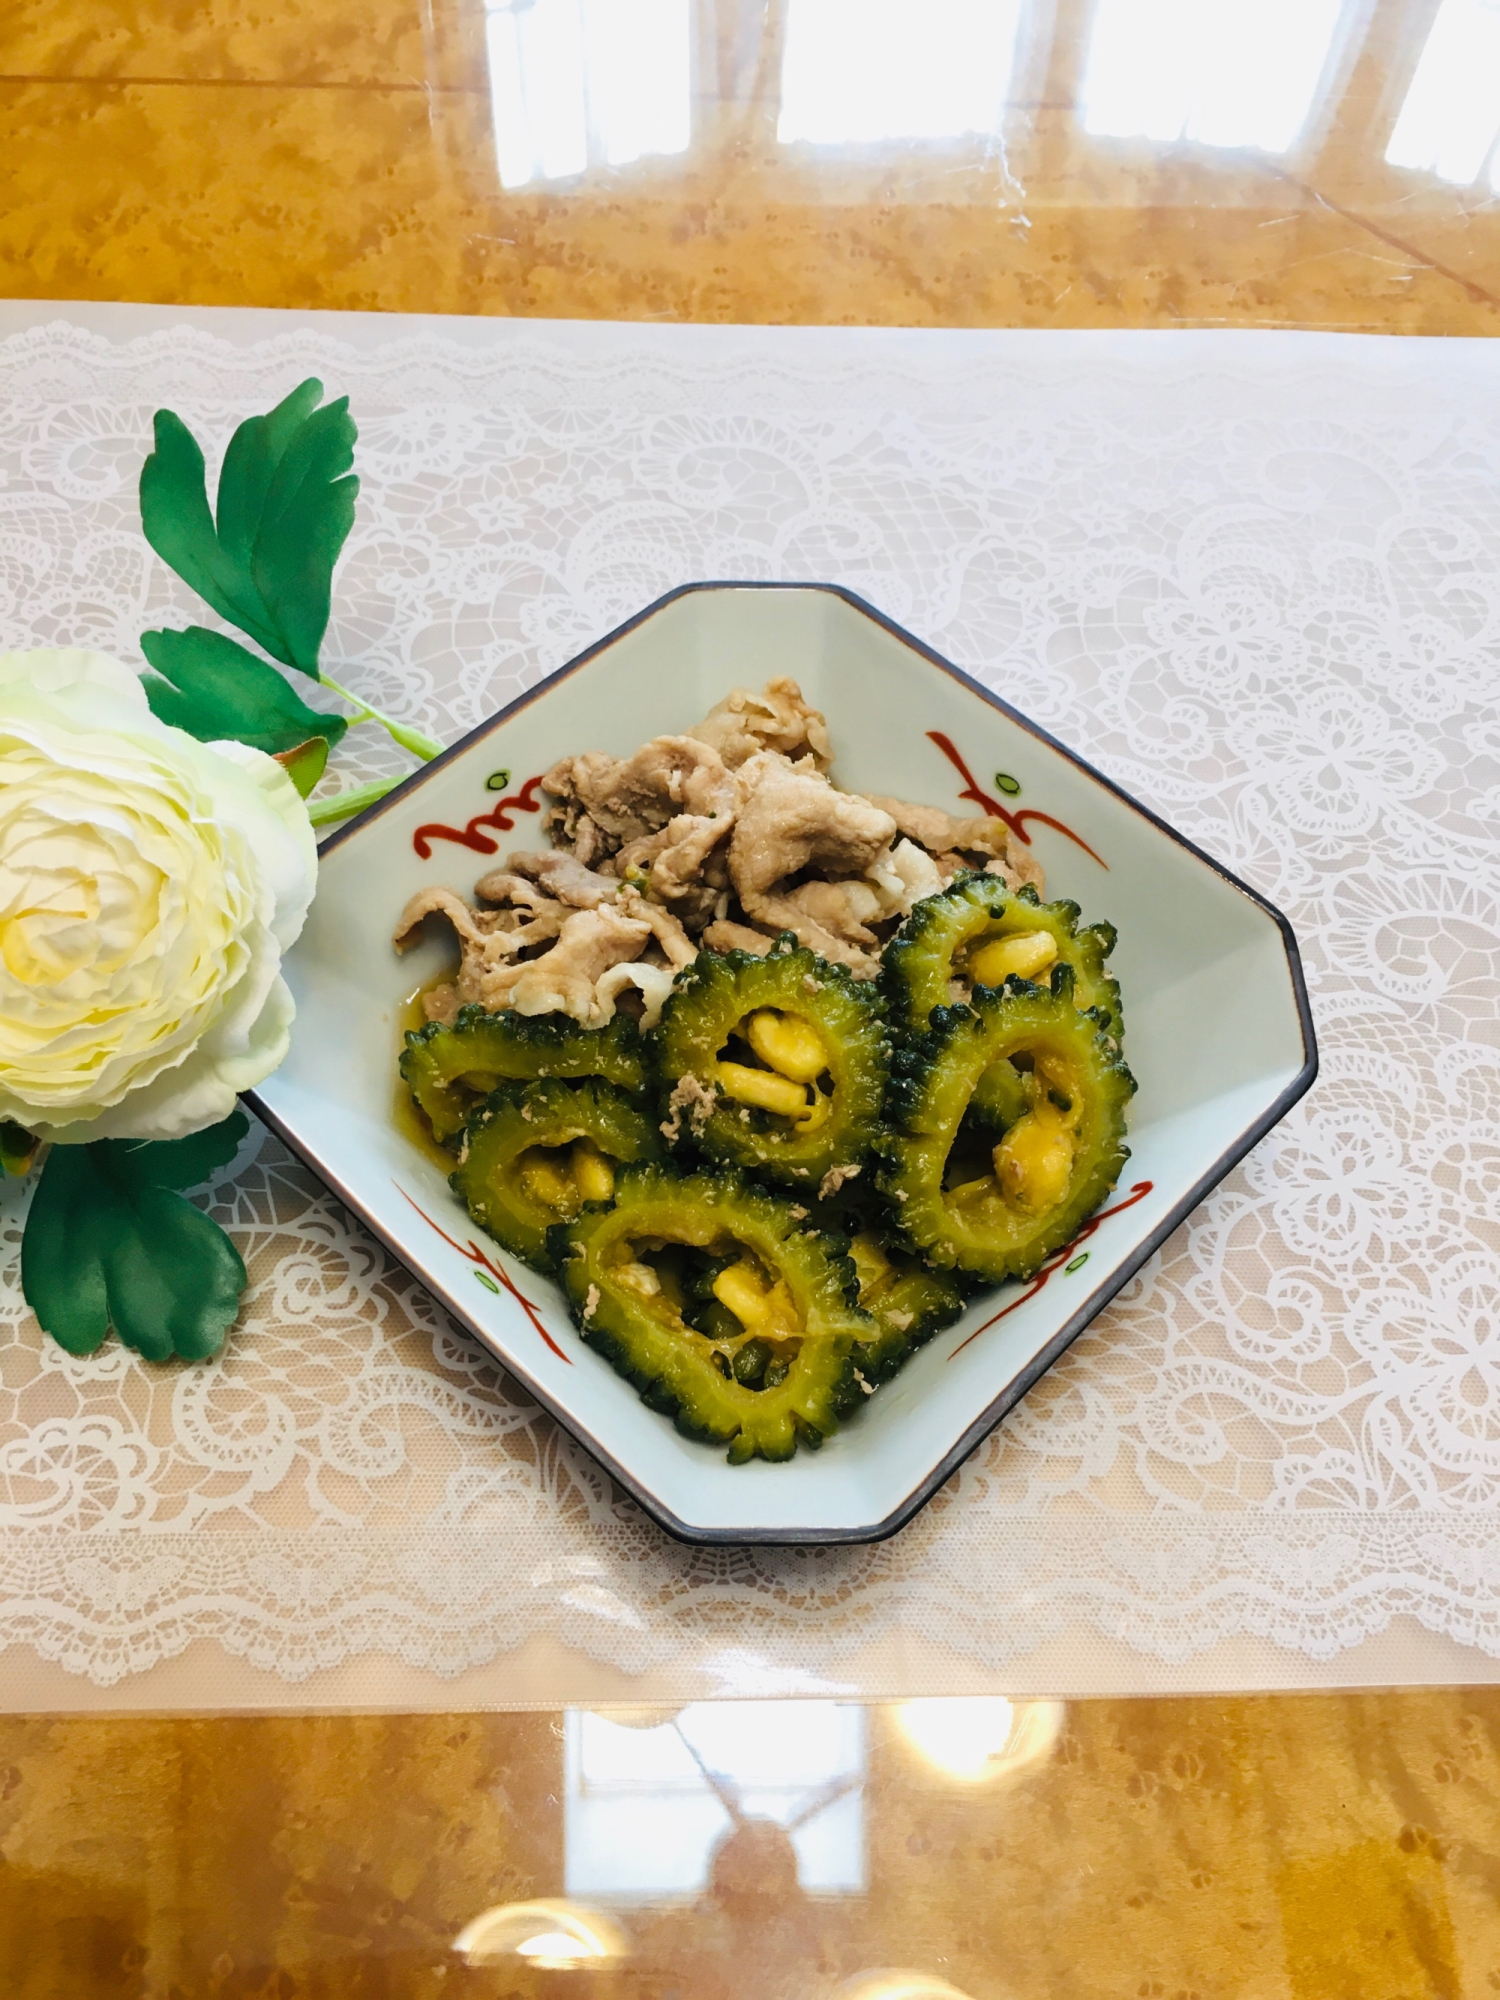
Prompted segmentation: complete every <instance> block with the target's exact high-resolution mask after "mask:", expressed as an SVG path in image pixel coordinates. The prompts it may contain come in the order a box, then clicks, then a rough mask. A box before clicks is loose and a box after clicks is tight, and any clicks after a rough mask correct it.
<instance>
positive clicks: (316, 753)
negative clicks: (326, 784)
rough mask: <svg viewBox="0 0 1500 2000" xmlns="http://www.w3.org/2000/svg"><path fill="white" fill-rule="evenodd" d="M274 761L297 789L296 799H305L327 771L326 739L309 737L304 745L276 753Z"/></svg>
mask: <svg viewBox="0 0 1500 2000" xmlns="http://www.w3.org/2000/svg"><path fill="white" fill-rule="evenodd" d="M276 761H277V763H278V764H279V765H280V766H281V768H282V769H283V770H284V771H285V772H286V774H287V776H288V777H289V778H290V779H291V781H292V783H293V784H294V785H295V786H296V787H297V796H298V798H299V799H305V798H306V797H307V796H308V794H309V793H310V792H311V791H312V789H313V787H314V786H315V785H316V784H317V782H318V780H319V778H321V777H322V775H323V773H324V772H325V771H326V770H327V769H328V738H327V737H326V736H309V737H308V739H307V741H306V742H305V743H297V744H294V745H293V747H292V748H291V749H290V750H280V751H278V752H277V754H276Z"/></svg>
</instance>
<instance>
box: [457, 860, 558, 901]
mask: <svg viewBox="0 0 1500 2000" xmlns="http://www.w3.org/2000/svg"><path fill="white" fill-rule="evenodd" d="M474 894H475V895H476V896H478V898H479V899H480V901H481V902H484V903H498V904H502V905H504V906H506V907H508V908H511V909H523V910H539V909H540V908H541V907H542V905H543V903H549V902H551V901H552V900H553V898H552V897H550V896H549V895H548V894H547V893H546V891H545V890H543V889H539V888H538V887H537V885H536V883H535V882H528V881H527V880H526V879H525V877H524V876H522V875H519V874H516V873H515V872H514V871H513V870H512V869H511V868H510V867H508V866H507V867H505V868H492V869H491V870H490V872H489V873H488V875H481V876H480V878H479V880H478V881H477V882H476V883H475V884H474Z"/></svg>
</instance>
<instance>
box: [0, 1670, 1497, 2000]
mask: <svg viewBox="0 0 1500 2000" xmlns="http://www.w3.org/2000/svg"><path fill="white" fill-rule="evenodd" d="M778 1716H780V1718H781V1719H782V1723H783V1726H782V1727H781V1728H780V1729H778V1727H777V1721H778ZM595 1807H598V1808H599V1811H598V1812H595V1811H594V1810H593V1809H594V1808H595ZM0 1851H3V1855H4V1866H3V1867H0V1979H3V1981H4V1985H5V1991H6V1993H7V1995H8V1996H15V2000H56V1997H57V1996H66V2000H93V1996H95V1995H99V1996H109V2000H148V1996H149V2000H208V1996H213V1997H214V2000H299V1996H304V1995H306V1996H317V2000H395V1996H397V1995H399V1996H401V2000H437V1997H438V1996H451V1995H470V1994H473V1995H480V1994H483V1995H495V1996H500V1995H507V1996H514V2000H575V1996H581V1995H585V1994H587V1995H590V1996H593V2000H673V1996H674V1995H675V1996H677V2000H964V1996H967V2000H1120V1996H1146V2000H1179V1996H1186V1995H1197V1996H1199V2000H1345V1996H1349V2000H1367V1996H1368V2000H1390V1996H1394V1995H1397V1994H1403V1995H1407V1996H1410V2000H1417V1996H1447V2000H1470V1996H1475V2000H1477V1996H1479V1995H1481V1994H1484V1993H1487V1992H1488V1991H1490V1990H1491V1988H1492V1987H1493V1985H1494V1984H1495V1981H1494V1980H1493V1979H1492V1978H1491V1975H1492V1974H1500V1904H1497V1901H1496V1897H1495V1892H1494V1862H1493V1857H1494V1855H1495V1854H1496V1853H1497V1852H1500V1693H1497V1692H1496V1691H1494V1690H1486V1691H1469V1692H1467V1693H1465V1692H1452V1691H1444V1690H1430V1691H1427V1692H1425V1693H1411V1694H1399V1693H1390V1694H1384V1695H1369V1694H1349V1695H1340V1696H1329V1695H1310V1696H1280V1697H1258V1698H1254V1699H1225V1698H1222V1697H1221V1698H1216V1699H1202V1700H1175V1701H1141V1700H1135V1701H1102V1700H1100V1701H1084V1702H1070V1703H1068V1704H1066V1706H1063V1705H1061V1704H1056V1703H1041V1702H1033V1703H1028V1702H1016V1703H1010V1702H1008V1701H1005V1700H1003V1699H999V1698H988V1697H986V1698H984V1699H980V1700H971V1701H954V1702H941V1701H935V1700H934V1701H922V1702H912V1703H897V1704H894V1705H888V1706H880V1705H875V1706H869V1707H864V1708H860V1707H856V1706H854V1705H853V1704H850V1703H847V1702H811V1701H802V1700H799V1701H794V1702H789V1703H787V1704H785V1705H784V1706H782V1705H779V1704H777V1703H774V1702H766V1703H760V1702H750V1703H744V1704H739V1703H732V1702H727V1703H694V1704H692V1705H691V1706H689V1707H686V1708H683V1709H677V1710H674V1709H655V1710H640V1709H634V1710H621V1709H615V1710H569V1711H551V1712H548V1711H543V1712H531V1713H524V1714H473V1715H462V1716H459V1715H446V1716H445V1715H427V1716H347V1717H334V1716H322V1717H319V1716H304V1717H295V1716H281V1717H262V1718H259V1719H251V1718H243V1717H241V1718H235V1717H224V1718H220V1719H198V1720H187V1719H182V1718H179V1719H176V1720H171V1719H153V1718H149V1717H114V1718H83V1717H78V1718H73V1719H71V1720H67V1721H62V1720H50V1721H49V1720H47V1719H45V1718H34V1719H21V1718H10V1719H3V1718H0Z"/></svg>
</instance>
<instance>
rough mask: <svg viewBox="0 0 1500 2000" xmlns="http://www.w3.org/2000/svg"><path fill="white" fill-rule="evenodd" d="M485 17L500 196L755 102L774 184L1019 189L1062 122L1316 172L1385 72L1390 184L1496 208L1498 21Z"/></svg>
mask: <svg viewBox="0 0 1500 2000" xmlns="http://www.w3.org/2000/svg"><path fill="white" fill-rule="evenodd" d="M450 4H455V0H450ZM485 18H486V26H487V49H488V62H489V87H490V93H491V102H492V115H493V133H494V144H495V155H496V162H497V167H498V174H499V180H500V184H501V185H502V186H503V187H504V188H506V189H519V188H525V187H537V188H540V187H552V188H557V189H560V190H565V189H567V188H568V187H569V186H570V185H572V186H574V187H581V186H582V185H583V184H584V182H585V180H586V178H587V176H588V175H589V173H590V171H591V170H612V169H615V170H617V169H620V168H623V167H628V166H631V165H634V164H636V163H639V162H643V161H650V162H654V163H655V164H656V165H657V166H658V167H661V166H663V165H669V164H670V163H671V162H672V161H674V160H686V159H687V157H688V156H690V155H692V154H693V153H694V152H701V151H703V150H704V149H705V148H711V147H712V146H713V144H714V143H715V140H716V138H722V136H723V127H724V122H725V121H724V116H723V114H724V112H725V110H726V108H728V109H733V108H734V107H735V106H736V104H743V103H752V104H754V105H755V106H756V107H757V108H758V109H759V111H760V113H761V114H762V115H761V117H760V120H759V123H760V127H761V129H762V131H763V133H764V134H766V135H767V136H768V137H769V144H770V151H769V158H768V161H767V164H770V165H772V166H775V165H776V164H777V163H778V158H779V161H780V163H781V164H783V165H795V164H796V163H797V162H798V161H799V160H800V161H801V162H802V163H803V164H804V165H805V164H807V163H808V159H809V153H811V155H812V156H813V157H814V158H816V157H817V156H822V157H823V159H824V160H825V161H826V160H827V158H828V156H829V155H830V154H837V153H843V154H847V155H851V156H856V157H863V158H865V160H866V162H867V163H870V164H873V163H874V162H875V160H876V158H877V156H878V155H879V154H880V153H881V152H882V151H883V152H884V153H885V154H887V155H888V156H894V155H895V154H897V153H900V152H902V151H909V150H910V149H911V148H912V147H913V146H921V145H923V144H928V145H931V144H934V143H938V142H945V143H946V145H947V146H948V148H949V149H950V150H952V151H953V152H954V154H955V157H957V158H964V157H968V158H971V159H978V158H984V157H989V156H990V155H992V154H993V153H994V152H995V151H996V149H997V147H998V148H1002V149H1003V150H1004V151H1005V152H1006V153H1007V154H1008V155H1009V156H1011V157H1010V160H1009V165H1010V166H1011V168H1012V169H1013V168H1014V164H1015V162H1014V157H1013V156H1014V154H1015V152H1016V150H1017V146H1018V143H1019V142H1021V141H1022V140H1023V139H1024V137H1025V128H1029V127H1031V126H1033V125H1035V123H1036V122H1037V117H1038V114H1041V113H1057V112H1063V113H1065V114H1066V115H1067V119H1068V124H1069V126H1070V138H1071V141H1072V144H1073V147H1074V149H1075V151H1076V153H1077V156H1078V158H1079V160H1080V161H1083V162H1087V161H1089V160H1090V159H1091V158H1092V160H1093V162H1094V164H1095V165H1096V166H1097V167H1099V168H1106V167H1107V166H1108V164H1109V162H1110V160H1111V158H1112V157H1118V156H1119V153H1120V142H1136V143H1137V146H1139V144H1141V143H1144V144H1145V145H1146V146H1147V147H1148V148H1150V149H1152V150H1154V151H1156V152H1157V153H1158V154H1161V155H1167V154H1172V153H1177V152H1181V150H1182V149H1184V148H1186V149H1188V152H1189V154H1190V155H1193V156H1199V155H1212V154H1213V153H1215V152H1218V153H1244V154H1250V155H1255V156H1258V157H1259V158H1261V159H1263V160H1264V161H1266V162H1267V163H1271V162H1277V161H1291V162H1293V163H1300V164H1302V165H1306V164H1307V163H1308V162H1309V160H1311V159H1312V158H1313V157H1315V156H1316V154H1317V153H1318V151H1319V150H1320V149H1321V148H1322V147H1323V146H1324V144H1325V143H1326V142H1327V141H1328V139H1329V137H1330V135H1331V134H1332V133H1333V132H1334V130H1335V128H1336V126H1337V124H1338V120H1339V114H1340V109H1341V106H1342V105H1343V101H1344V99H1345V97H1346V95H1347V94H1348V92H1349V91H1350V88H1351V84H1352V82H1353V80H1354V78H1355V76H1356V72H1357V71H1359V70H1360V69H1361V65H1362V64H1363V65H1364V66H1365V67H1366V68H1368V67H1369V66H1371V65H1378V66H1379V68H1380V69H1381V72H1382V75H1381V80H1380V87H1379V89H1378V91H1377V92H1376V95H1377V96H1378V98H1379V103H1378V104H1377V105H1376V106H1375V108H1374V115H1373V117H1372V118H1369V119H1366V121H1365V124H1366V127H1367V129H1366V130H1365V131H1364V132H1363V134H1362V138H1363V140H1364V141H1365V142H1366V144H1367V148H1368V149H1375V150H1378V157H1379V159H1380V160H1381V161H1383V162H1384V163H1386V164H1388V165H1389V166H1391V167H1393V168H1397V169H1409V170H1415V171H1417V172H1419V173H1421V174H1423V175H1432V176H1436V177H1437V178H1439V179H1441V180H1444V181H1447V182H1450V183H1452V184H1454V185H1457V186H1469V187H1475V188H1479V187H1485V188H1489V187H1493V186H1496V185H1500V182H1497V181H1496V180H1495V178H1494V176H1495V175H1496V174H1500V164H1497V152H1496V141H1497V136H1500V6H1497V5H1496V0H1441V4H1440V5H1439V6H1438V7H1437V8H1436V10H1435V11H1434V10H1433V8H1432V7H1431V6H1430V5H1423V4H1420V0H1383V4H1376V0H923V4H922V5H921V6H920V7H915V6H913V5H911V4H910V0H485ZM1059 82H1061V84H1062V85H1063V86H1064V87H1065V92H1066V94H1065V95H1064V96H1063V97H1062V98H1059V97H1058V96H1057V95H1056V87H1057V85H1058V84H1059ZM1366 84H1367V85H1368V78H1367V79H1366ZM739 136H740V137H741V138H743V136H744V135H743V132H741V133H740V134H739ZM1346 136H1347V135H1346ZM1377 141H1378V148H1377V147H1376V146H1375V142H1377ZM960 142H967V143H966V144H964V143H960Z"/></svg>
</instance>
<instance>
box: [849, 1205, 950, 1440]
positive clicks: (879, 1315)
mask: <svg viewBox="0 0 1500 2000" xmlns="http://www.w3.org/2000/svg"><path fill="white" fill-rule="evenodd" d="M813 1218H814V1220H813V1226H814V1227H816V1228H818V1229H820V1230H822V1231H823V1232H824V1235H825V1238H826V1237H828V1236H829V1235H833V1236H838V1237H842V1238H843V1240H844V1241H845V1242H846V1243H847V1245H848V1254H849V1257H850V1260H851V1261H852V1263H853V1265H854V1269H855V1273H856V1278H857V1282H858V1287H859V1291H858V1299H859V1304H860V1306H861V1307H862V1308H863V1309H864V1311H865V1312H867V1313H868V1314H869V1315H870V1317H871V1318H872V1319H873V1320H874V1322H875V1324H876V1326H877V1328H878V1329H879V1331H878V1332H877V1333H876V1334H875V1335H874V1336H873V1338H871V1339H868V1340H863V1341H861V1342H860V1343H859V1344H858V1345H857V1346H856V1348H855V1350H854V1366H855V1369H856V1371H857V1373H856V1378H855V1387H856V1389H857V1390H859V1396H860V1397H863V1396H864V1395H865V1394H867V1393H868V1390H869V1389H870V1388H874V1387H876V1386H878V1385H879V1384H880V1383H881V1382H888V1381H889V1380H890V1379H891V1377H892V1376H893V1375H894V1374H895V1373H896V1372H897V1371H898V1369H900V1368H901V1367H902V1366H903V1365H904V1364H905V1362H906V1361H907V1360H909V1359H910V1357H911V1356H912V1355H913V1354H914V1353H915V1352H916V1350H917V1349H918V1348H919V1347H921V1346H922V1345H923V1343H924V1342H925V1341H928V1340H930V1339H931V1338H932V1336H933V1335H934V1334H935V1333H939V1332H941V1331H942V1329H943V1328H944V1327H945V1326H951V1325H952V1324H953V1322H954V1320H956V1319H957V1318H958V1316H959V1314H960V1313H961V1312H962V1311H963V1309H964V1304H965V1300H966V1298H967V1289H966V1287H965V1285H964V1283H963V1281H962V1280H961V1279H960V1278H959V1277H958V1276H956V1275H955V1273H954V1272H952V1271H935V1270H934V1269H933V1268H932V1266H931V1265H930V1264H928V1263H926V1262H924V1261H923V1259H922V1258H920V1257H914V1256H913V1255H912V1254H911V1253H910V1252H909V1251H907V1250H903V1249H902V1248H901V1247H900V1245H899V1244H898V1243H896V1242H895V1241H894V1240H893V1236H894V1232H893V1230H892V1226H891V1222H890V1218H889V1217H888V1216H887V1215H886V1214H885V1213H884V1209H883V1204H882V1203H881V1202H880V1201H879V1199H878V1197H872V1195H871V1194H859V1193H854V1194H853V1195H852V1198H851V1190H850V1189H849V1188H846V1189H844V1190H842V1191H841V1192H840V1193H839V1194H837V1195H835V1196H834V1197H833V1198H832V1200H830V1201H825V1202H819V1203H818V1204H817V1205H816V1207H815V1208H814V1211H813ZM861 1377H862V1378H863V1381H864V1384H865V1385H868V1386H867V1387H861V1384H860V1378H861ZM856 1400H858V1399H856Z"/></svg>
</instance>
